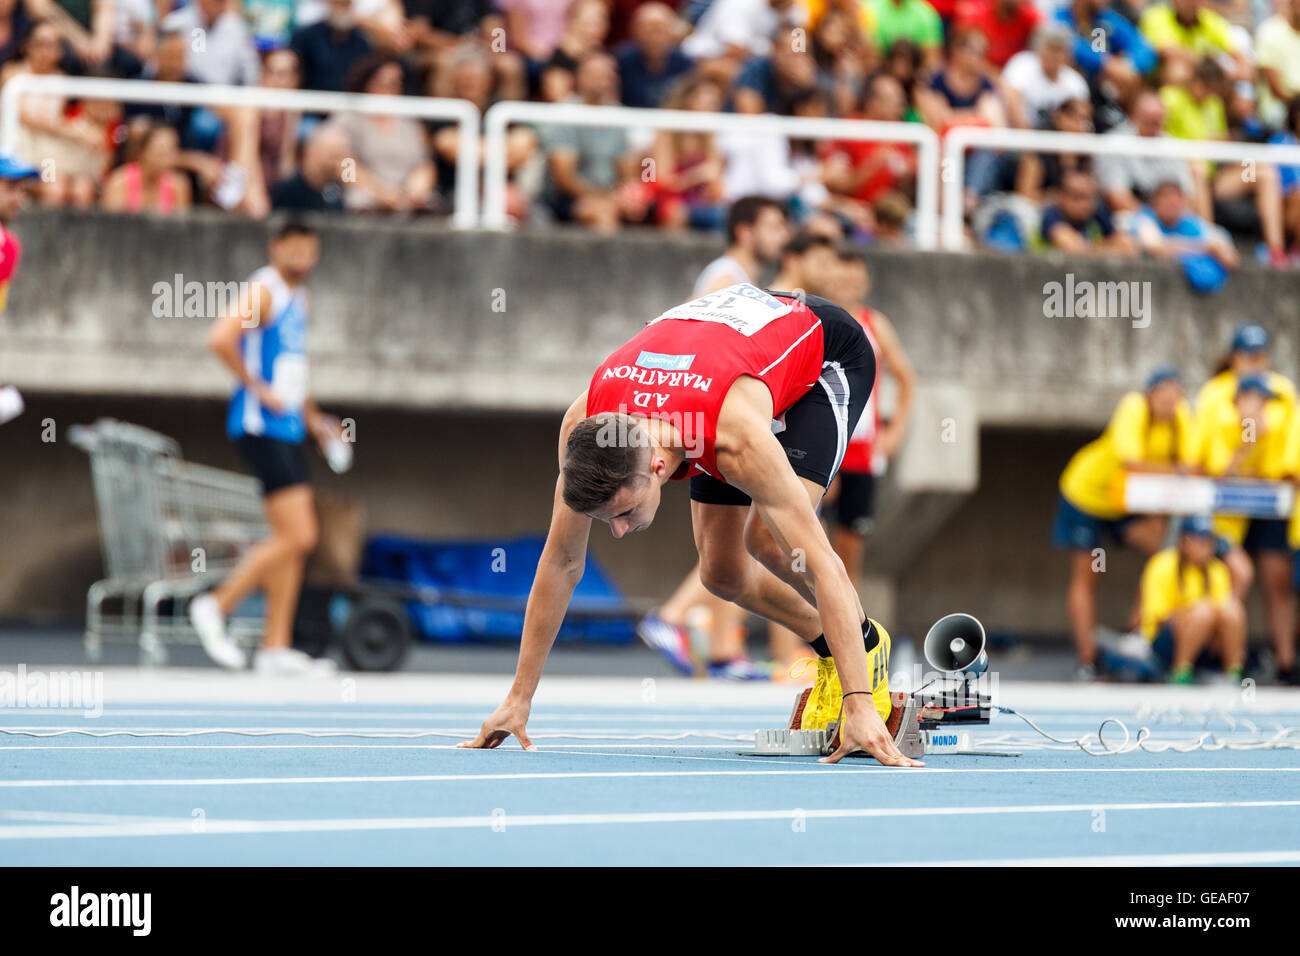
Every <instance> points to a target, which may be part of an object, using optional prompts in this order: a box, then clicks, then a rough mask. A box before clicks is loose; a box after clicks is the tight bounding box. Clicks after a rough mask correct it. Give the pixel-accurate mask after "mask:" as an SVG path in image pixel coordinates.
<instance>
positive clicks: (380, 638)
mask: <svg viewBox="0 0 1300 956" xmlns="http://www.w3.org/2000/svg"><path fill="white" fill-rule="evenodd" d="M411 639H412V633H411V619H410V616H409V615H408V614H407V613H406V608H405V607H403V606H402V603H401V602H400V601H395V600H393V599H391V598H385V597H376V596H373V595H365V596H361V597H359V598H358V599H357V603H356V605H355V606H354V607H353V609H352V613H351V614H350V615H349V616H348V620H347V623H346V624H344V626H343V631H342V633H341V634H340V635H339V644H340V646H341V647H342V649H343V656H344V657H345V658H346V659H347V662H348V664H350V665H351V666H352V667H354V668H356V669H357V670H359V671H391V670H396V669H397V668H399V667H401V666H402V662H403V661H405V660H406V655H407V652H408V651H410V649H411Z"/></svg>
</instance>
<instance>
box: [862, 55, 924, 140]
mask: <svg viewBox="0 0 1300 956" xmlns="http://www.w3.org/2000/svg"><path fill="white" fill-rule="evenodd" d="M880 69H881V72H883V73H885V74H887V75H888V76H892V77H893V78H894V79H896V80H897V81H898V84H899V86H901V87H902V88H903V99H904V101H905V102H906V104H907V106H906V108H905V109H904V110H903V120H904V122H907V123H920V122H922V120H921V114H920V113H919V112H918V111H917V109H916V93H917V90H919V89H920V88H921V86H922V80H921V51H920V49H919V48H918V47H917V45H916V44H915V43H913V42H912V41H911V40H897V41H895V43H894V45H893V46H891V47H890V48H889V53H887V54H886V55H885V59H884V62H883V63H882V64H881V66H880ZM847 112H852V110H848V111H847Z"/></svg>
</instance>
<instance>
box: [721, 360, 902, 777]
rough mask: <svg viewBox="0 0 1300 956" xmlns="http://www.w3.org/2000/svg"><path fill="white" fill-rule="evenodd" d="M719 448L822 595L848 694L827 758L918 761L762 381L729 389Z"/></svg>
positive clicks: (822, 611) (731, 475)
mask: <svg viewBox="0 0 1300 956" xmlns="http://www.w3.org/2000/svg"><path fill="white" fill-rule="evenodd" d="M717 449H718V467H719V468H720V469H721V470H722V473H723V474H725V475H726V476H727V481H728V482H729V483H731V484H733V485H735V486H736V487H737V488H739V489H741V490H742V491H744V492H745V493H746V494H747V495H749V496H750V497H751V498H752V499H753V500H754V507H755V508H757V509H758V514H759V516H760V517H761V518H762V519H763V524H765V525H766V526H767V529H768V531H770V532H771V534H772V537H773V538H774V539H776V543H777V544H778V545H779V546H780V548H781V551H782V552H783V553H784V554H785V556H786V558H787V559H788V560H790V561H791V562H792V564H793V562H795V561H796V558H797V559H798V560H799V562H800V563H799V565H796V567H802V568H803V571H802V573H803V574H804V575H805V577H806V578H807V579H808V584H809V587H810V589H811V590H812V592H813V595H814V596H815V597H816V599H817V613H818V614H819V615H820V616H821V622H822V631H823V633H824V634H825V635H826V643H827V644H828V645H829V646H830V649H831V654H832V656H833V657H834V658H835V666H836V669H837V670H838V671H839V675H840V684H841V686H842V687H843V688H844V693H845V694H846V695H847V696H845V698H844V723H843V727H842V729H841V741H842V742H841V745H840V748H839V749H838V750H836V751H835V753H834V754H832V755H831V756H830V757H829V758H827V760H828V762H830V763H835V762H837V761H839V760H840V759H841V758H842V757H846V756H848V755H849V754H851V753H853V752H855V751H858V750H865V751H867V752H869V753H871V754H873V755H874V756H875V757H876V759H878V760H879V761H880V762H881V763H885V764H890V765H893V766H913V765H917V766H919V764H918V763H917V762H916V761H912V760H909V759H908V758H906V757H904V756H903V754H902V753H901V752H900V751H899V750H898V747H897V746H895V744H894V740H893V738H892V737H891V736H890V734H889V732H888V731H887V730H886V729H885V725H884V722H883V721H882V720H881V719H880V715H879V714H877V713H876V710H875V707H874V705H873V703H872V699H871V693H870V691H871V678H870V674H869V671H868V667H867V655H866V651H865V649H864V647H863V643H862V620H861V619H860V618H859V616H858V614H859V611H858V599H857V592H856V590H855V589H854V587H853V582H852V580H850V578H849V575H848V572H847V571H846V570H845V569H844V564H843V563H842V562H841V561H840V559H839V558H838V557H836V555H835V551H834V549H833V548H832V547H831V543H830V541H829V539H828V538H827V537H826V531H825V530H824V529H823V528H822V525H821V522H820V521H819V520H818V519H817V513H816V511H814V510H813V503H812V501H811V500H810V498H809V495H808V491H807V489H806V488H805V487H804V484H803V482H802V481H800V479H799V477H798V476H797V475H796V474H795V473H794V471H793V469H791V467H790V460H789V458H788V457H787V456H786V453H785V449H784V448H782V447H781V443H780V442H778V441H777V440H776V436H775V435H773V434H772V396H771V393H770V392H769V391H768V389H767V386H766V385H764V384H763V383H762V382H760V381H759V380H758V379H755V378H750V377H748V376H744V377H742V378H740V379H738V380H737V382H736V384H735V385H733V386H732V387H731V390H730V391H729V392H728V393H727V398H726V399H725V400H724V401H723V403H722V410H721V412H720V414H719V416H718V439H717ZM852 691H866V693H850V692H852Z"/></svg>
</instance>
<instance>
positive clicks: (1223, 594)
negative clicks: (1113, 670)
mask: <svg viewBox="0 0 1300 956" xmlns="http://www.w3.org/2000/svg"><path fill="white" fill-rule="evenodd" d="M1215 544H1216V541H1215V534H1214V527H1213V524H1212V523H1211V521H1210V519H1209V518H1205V517H1201V516H1199V515H1198V516H1195V517H1188V518H1184V519H1182V521H1181V522H1180V523H1179V526H1178V543H1177V544H1176V545H1175V546H1173V547H1171V548H1166V549H1165V550H1163V551H1160V552H1158V553H1157V554H1155V555H1153V556H1152V557H1151V558H1150V559H1149V560H1148V561H1147V565H1146V568H1145V569H1144V570H1143V571H1142V583H1141V598H1140V604H1141V631H1142V636H1143V637H1145V638H1146V639H1147V640H1148V641H1150V642H1151V651H1152V653H1153V654H1154V655H1155V657H1156V658H1158V659H1159V660H1160V661H1161V663H1162V664H1163V665H1164V666H1165V668H1166V669H1167V670H1168V673H1169V682H1170V683H1172V684H1192V683H1195V679H1196V678H1195V668H1196V666H1197V665H1198V664H1200V663H1203V664H1205V665H1207V666H1211V665H1217V666H1219V667H1222V668H1223V671H1224V674H1225V675H1226V676H1227V679H1228V681H1229V682H1230V683H1233V684H1237V683H1240V681H1241V669H1242V666H1243V665H1244V664H1245V661H1246V609H1245V607H1244V606H1243V605H1242V603H1241V601H1240V600H1238V599H1237V597H1236V595H1234V594H1233V592H1232V581H1231V578H1230V576H1229V574H1228V568H1227V566H1226V565H1225V564H1224V563H1223V562H1222V561H1221V560H1219V559H1218V558H1217V557H1215Z"/></svg>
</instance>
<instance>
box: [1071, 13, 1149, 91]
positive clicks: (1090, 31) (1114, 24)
mask: <svg viewBox="0 0 1300 956" xmlns="http://www.w3.org/2000/svg"><path fill="white" fill-rule="evenodd" d="M1056 20H1057V21H1058V22H1059V23H1062V24H1064V25H1065V26H1066V27H1067V28H1068V29H1069V30H1070V34H1071V37H1072V41H1073V47H1072V50H1071V52H1072V54H1073V57H1074V63H1075V66H1077V67H1078V68H1079V70H1080V71H1081V72H1082V73H1083V74H1084V76H1086V77H1087V78H1088V81H1089V82H1090V83H1092V84H1093V85H1094V86H1100V85H1102V84H1107V83H1109V84H1111V85H1113V86H1114V87H1115V88H1116V89H1117V91H1119V96H1120V99H1121V100H1124V99H1127V98H1128V97H1129V96H1130V95H1131V94H1132V93H1134V92H1136V91H1137V89H1138V85H1139V84H1140V82H1141V77H1142V76H1145V75H1146V74H1147V73H1150V72H1151V71H1152V70H1153V69H1155V66H1156V59H1157V57H1156V51H1155V47H1153V46H1152V45H1151V44H1150V43H1149V42H1147V39H1146V37H1144V36H1143V35H1142V32H1141V31H1140V30H1138V28H1137V27H1135V26H1134V25H1133V23H1132V22H1131V21H1130V20H1127V19H1125V18H1124V17H1123V16H1121V15H1120V14H1119V13H1117V12H1115V11H1114V10H1112V9H1111V7H1110V0H1070V2H1069V3H1066V4H1062V5H1061V6H1060V7H1059V8H1057V11H1056ZM1099 30H1100V31H1101V35H1100V36H1098V34H1097V31H1099Z"/></svg>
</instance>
